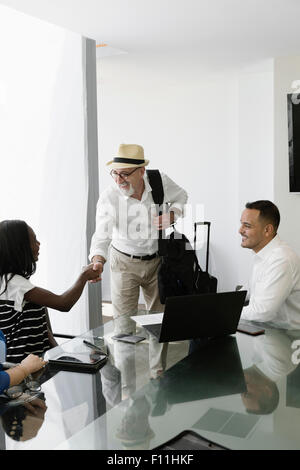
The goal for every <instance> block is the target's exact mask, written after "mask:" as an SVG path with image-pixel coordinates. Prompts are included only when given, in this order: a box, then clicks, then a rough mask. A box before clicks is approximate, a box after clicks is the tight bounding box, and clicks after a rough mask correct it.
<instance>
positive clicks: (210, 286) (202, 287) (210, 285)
mask: <svg viewBox="0 0 300 470" xmlns="http://www.w3.org/2000/svg"><path fill="white" fill-rule="evenodd" d="M198 225H207V245H206V268H205V271H202V270H199V271H198V278H197V280H196V290H197V294H209V293H214V292H217V287H218V280H217V278H216V277H214V276H211V275H210V274H209V272H208V261H209V237H210V222H195V223H194V251H195V253H196V239H197V226H198Z"/></svg>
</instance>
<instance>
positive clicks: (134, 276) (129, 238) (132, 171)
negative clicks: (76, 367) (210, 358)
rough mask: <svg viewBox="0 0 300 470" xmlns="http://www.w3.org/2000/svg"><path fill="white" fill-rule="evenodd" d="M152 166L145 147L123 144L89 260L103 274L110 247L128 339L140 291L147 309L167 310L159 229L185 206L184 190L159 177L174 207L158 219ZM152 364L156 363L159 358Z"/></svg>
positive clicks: (117, 311) (119, 316) (118, 318)
mask: <svg viewBox="0 0 300 470" xmlns="http://www.w3.org/2000/svg"><path fill="white" fill-rule="evenodd" d="M148 163H149V161H148V160H146V159H145V157H144V149H143V147H141V146H140V145H135V144H121V145H120V147H119V151H118V155H116V156H115V158H114V159H113V160H112V161H110V162H108V163H107V165H108V166H109V168H110V170H111V171H110V174H111V176H112V178H113V184H112V185H111V186H109V187H108V188H107V189H106V190H104V191H103V192H102V194H101V195H100V198H99V202H98V205H97V214H96V231H95V233H94V235H93V238H92V242H91V249H90V260H91V261H92V262H93V263H94V265H96V268H97V271H98V268H99V266H100V271H102V269H103V265H104V264H105V262H106V260H107V256H108V250H109V247H110V246H111V251H110V271H111V298H112V304H113V313H114V320H115V333H126V334H129V333H132V332H133V331H134V330H135V322H133V321H132V320H131V319H130V316H131V315H134V313H135V312H136V311H137V308H138V300H139V291H140V288H142V291H143V294H144V299H145V302H146V308H147V310H150V311H160V312H162V311H163V306H162V305H161V303H160V300H159V292H158V283H157V272H158V269H159V266H160V263H161V260H160V258H159V257H158V254H157V251H158V240H157V238H158V230H160V229H165V228H167V227H168V226H170V225H171V224H172V223H173V222H174V221H175V218H176V217H178V216H181V215H182V213H183V208H184V205H185V203H186V202H187V193H186V191H185V190H184V189H182V188H181V187H180V186H178V185H177V184H175V183H174V182H173V181H172V180H171V179H170V178H169V177H168V176H167V175H165V174H164V173H161V177H162V184H163V189H164V203H169V205H170V207H169V212H168V213H166V214H163V215H161V216H157V215H156V210H155V205H154V201H153V197H152V188H151V186H150V184H149V181H148V177H147V174H146V172H145V166H146V165H148ZM160 347H161V348H162V346H160ZM153 362H156V358H155V357H154V358H153ZM162 368H163V366H162Z"/></svg>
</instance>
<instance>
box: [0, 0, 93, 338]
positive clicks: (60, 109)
mask: <svg viewBox="0 0 300 470" xmlns="http://www.w3.org/2000/svg"><path fill="white" fill-rule="evenodd" d="M84 40H85V39H84V38H82V37H81V36H80V35H78V34H74V33H71V32H69V31H66V30H64V29H62V28H59V27H57V26H53V25H51V24H48V23H45V22H43V21H40V20H37V19H35V18H32V17H29V16H27V15H24V14H21V13H18V12H15V11H13V10H10V9H9V8H6V7H2V6H0V69H1V73H0V160H1V164H0V172H1V180H0V181H1V182H0V220H4V219H17V218H18V219H22V220H25V221H26V222H27V223H28V224H29V225H30V226H31V227H32V228H33V230H34V231H35V233H36V235H37V239H38V240H39V241H40V242H41V248H40V259H39V262H38V265H37V273H36V274H35V275H34V276H33V277H32V279H31V280H32V282H33V283H34V284H35V285H36V286H39V287H44V288H46V289H49V290H52V291H54V292H55V293H61V292H63V291H64V290H66V289H67V288H69V287H70V286H71V284H72V283H73V282H74V281H75V279H76V278H77V277H78V275H79V273H80V271H81V268H82V266H84V265H85V264H87V247H86V214H87V198H88V179H87V171H88V169H87V161H86V145H85V138H86V136H85V133H86V126H85V119H86V116H85V112H86V109H85V102H84V99H85V92H84V86H85V83H84V68H83V49H84V48H83V44H84ZM87 305H88V299H87V288H85V291H84V293H83V295H82V297H81V299H80V300H79V301H78V303H77V304H76V305H75V306H74V307H73V309H72V310H71V311H70V312H69V313H60V312H55V311H50V319H51V323H52V326H53V330H54V331H56V332H60V333H68V334H79V333H82V332H83V331H85V330H87V329H88V308H87Z"/></svg>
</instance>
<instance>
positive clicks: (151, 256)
mask: <svg viewBox="0 0 300 470" xmlns="http://www.w3.org/2000/svg"><path fill="white" fill-rule="evenodd" d="M113 249H114V250H116V251H118V252H119V253H122V255H125V256H129V258H131V259H140V260H141V261H150V260H151V259H154V258H156V257H157V256H158V253H154V254H153V255H145V256H135V255H129V254H128V253H124V251H120V250H118V249H117V248H116V247H115V246H113Z"/></svg>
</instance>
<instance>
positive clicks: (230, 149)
mask: <svg viewBox="0 0 300 470" xmlns="http://www.w3.org/2000/svg"><path fill="white" fill-rule="evenodd" d="M181 65H182V64H181V61H180V60H178V63H177V64H175V65H174V64H173V63H170V64H166V63H165V62H164V63H163V64H162V63H160V62H159V61H158V62H157V61H156V60H154V58H153V59H149V58H148V59H147V60H146V59H144V58H142V57H140V56H135V57H130V56H129V55H126V56H114V57H108V58H105V59H102V60H101V61H100V62H98V97H99V102H98V113H99V115H98V122H99V156H100V164H99V171H100V191H101V190H103V188H104V187H106V186H107V184H110V183H111V181H110V176H109V175H108V173H107V171H106V169H105V163H106V162H107V161H108V160H110V159H111V158H112V156H113V155H114V154H115V152H116V151H117V149H118V146H119V144H120V143H138V144H141V145H143V147H144V149H145V155H146V157H148V158H149V159H150V165H149V167H151V168H160V169H161V170H162V171H164V172H166V173H167V174H169V176H170V177H171V178H173V179H174V180H175V181H176V182H177V183H178V184H180V185H182V186H183V187H185V188H186V189H187V191H188V193H189V203H190V204H192V210H193V212H194V219H195V220H196V219H197V220H201V219H202V218H203V217H204V218H205V219H206V220H210V221H211V222H212V227H211V249H210V255H211V258H210V260H211V263H210V265H211V267H210V271H211V272H212V273H214V274H217V276H218V278H219V281H220V282H219V290H229V289H231V288H233V287H234V286H235V285H236V283H237V281H238V271H237V269H238V268H237V265H236V263H233V261H232V260H234V259H236V257H237V253H238V250H239V237H238V235H237V230H238V220H239V214H238V206H237V198H238V165H237V161H238V154H237V150H238V146H237V138H236V129H237V112H238V101H237V100H238V83H237V79H236V77H235V76H233V75H231V74H228V75H226V74H218V75H216V76H208V75H207V73H204V72H203V70H201V69H200V68H198V67H197V66H196V65H195V61H194V60H193V59H192V58H191V60H190V62H188V63H187V62H186V61H185V64H184V67H183V66H181ZM198 206H199V214H197V213H196V208H197V207H198ZM202 207H203V208H204V213H203V211H202ZM187 234H188V235H189V236H190V237H191V236H192V233H191V232H190V230H188V233H187ZM199 237H201V235H200V233H199ZM201 259H202V257H201ZM103 298H104V299H106V300H108V299H109V298H110V293H109V281H108V270H107V269H106V273H105V276H104V281H103Z"/></svg>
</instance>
